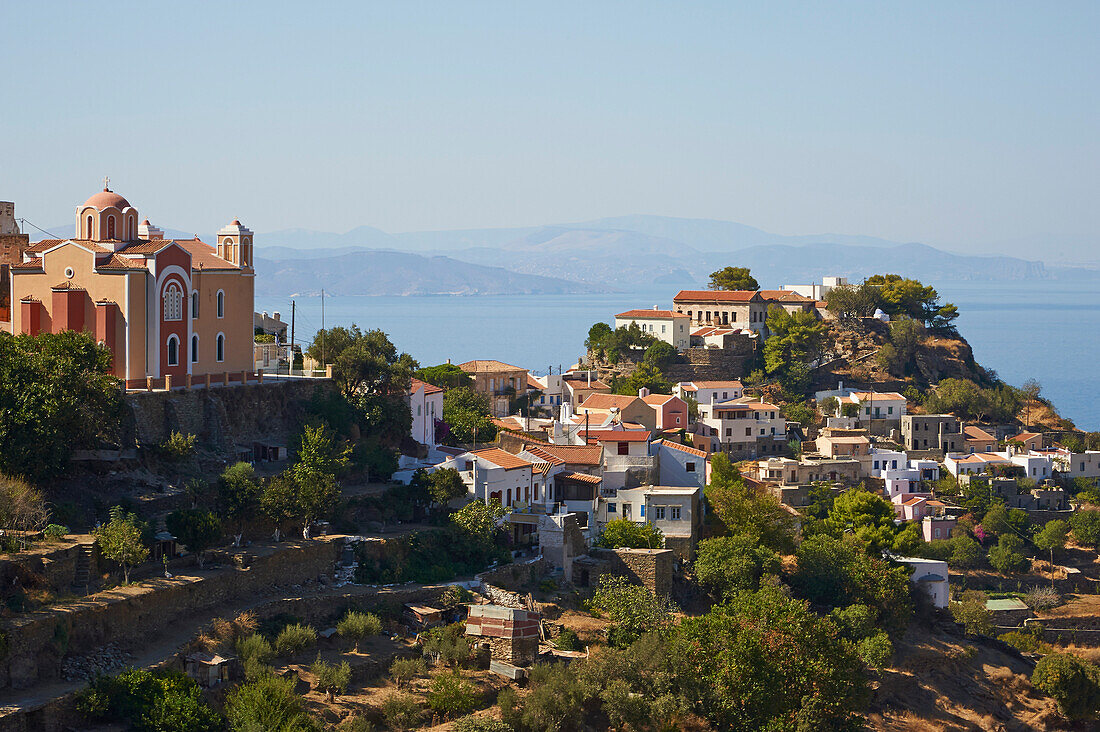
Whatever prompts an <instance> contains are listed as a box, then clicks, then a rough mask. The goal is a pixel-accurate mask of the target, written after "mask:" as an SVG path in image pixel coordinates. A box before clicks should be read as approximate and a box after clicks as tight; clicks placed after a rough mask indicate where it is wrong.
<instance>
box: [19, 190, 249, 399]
mask: <svg viewBox="0 0 1100 732" xmlns="http://www.w3.org/2000/svg"><path fill="white" fill-rule="evenodd" d="M139 222H140V223H139ZM252 248H253V234H252V232H251V231H250V230H249V229H247V228H245V227H244V226H242V225H241V223H240V222H239V221H236V220H234V221H233V222H232V223H230V224H229V225H228V226H225V227H223V228H222V229H221V230H220V231H219V232H218V234H217V243H216V246H211V245H209V244H206V243H205V242H203V241H200V240H199V239H197V238H194V239H180V240H171V239H165V238H164V233H163V232H162V231H161V230H160V229H158V228H156V227H155V226H153V225H152V224H150V223H149V221H148V219H141V218H140V216H139V214H138V211H137V209H136V208H134V207H133V206H131V205H130V202H129V201H127V200H126V199H125V198H123V197H122V196H120V195H119V194H118V193H115V192H113V191H111V190H108V189H107V188H106V187H104V189H103V190H102V191H100V192H99V193H96V194H95V195H93V196H92V197H91V198H89V199H88V200H87V201H85V202H84V203H83V204H81V205H80V206H78V207H77V209H76V235H75V236H74V237H72V238H70V239H44V240H42V241H40V242H38V243H36V244H34V245H31V246H28V247H26V248H25V249H23V251H22V259H21V261H20V262H18V263H14V264H11V265H10V268H9V269H10V281H11V285H10V292H11V294H12V297H11V300H12V307H11V309H10V311H8V312H7V313H4V314H6V315H8V317H9V318H10V322H9V324H8V325H6V326H5V327H4V329H5V330H9V331H10V332H13V333H16V334H19V333H30V334H36V333H42V332H50V333H60V332H62V331H65V330H74V331H85V332H88V333H91V334H92V335H93V336H94V337H95V339H96V340H97V341H99V342H101V343H103V344H104V345H105V346H106V348H107V349H108V350H109V351H110V352H111V354H112V356H113V357H114V358H113V363H112V368H111V370H112V373H113V374H114V375H116V376H118V377H121V378H123V379H126V381H127V385H128V386H131V387H138V386H143V385H145V383H146V380H147V378H149V377H152V378H153V379H156V380H160V379H167V380H168V382H170V383H171V385H173V386H176V385H180V386H182V385H184V384H185V383H186V381H187V380H188V379H189V378H193V377H197V376H202V375H218V376H219V377H221V378H222V379H224V380H228V379H229V378H231V377H230V376H227V374H232V375H234V376H232V378H235V380H238V381H239V380H241V379H246V378H248V376H247V375H248V374H250V373H251V372H252V370H253V368H254V365H255V361H254V356H255V353H254V349H253V286H254V281H255V273H254V271H253V269H252V264H253V263H252Z"/></svg>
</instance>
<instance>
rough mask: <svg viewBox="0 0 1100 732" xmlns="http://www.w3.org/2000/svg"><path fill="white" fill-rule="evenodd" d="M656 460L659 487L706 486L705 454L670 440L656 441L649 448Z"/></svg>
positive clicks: (707, 464)
mask: <svg viewBox="0 0 1100 732" xmlns="http://www.w3.org/2000/svg"><path fill="white" fill-rule="evenodd" d="M649 450H650V453H651V454H652V455H654V456H655V457H656V458H657V469H658V470H659V471H660V472H659V474H658V477H657V480H658V482H660V484H661V485H667V486H676V487H681V488H687V487H692V488H700V489H701V488H703V486H705V485H706V484H707V479H708V475H707V470H708V467H709V462H708V458H707V453H706V452H704V451H703V450H697V449H696V448H694V447H688V446H687V445H681V444H680V443H678V442H673V441H672V440H656V441H654V442H653V443H651V444H650V446H649Z"/></svg>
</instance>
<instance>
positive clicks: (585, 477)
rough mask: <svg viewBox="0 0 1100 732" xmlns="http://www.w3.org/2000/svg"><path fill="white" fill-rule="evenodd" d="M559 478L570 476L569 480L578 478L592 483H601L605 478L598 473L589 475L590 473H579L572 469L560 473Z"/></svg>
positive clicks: (582, 481)
mask: <svg viewBox="0 0 1100 732" xmlns="http://www.w3.org/2000/svg"><path fill="white" fill-rule="evenodd" d="M558 477H559V478H568V479H569V480H576V481H579V482H581V483H591V484H592V485H599V484H600V483H602V482H603V478H601V477H600V476H598V475H589V474H588V473H578V472H576V471H572V470H566V471H563V472H561V473H558Z"/></svg>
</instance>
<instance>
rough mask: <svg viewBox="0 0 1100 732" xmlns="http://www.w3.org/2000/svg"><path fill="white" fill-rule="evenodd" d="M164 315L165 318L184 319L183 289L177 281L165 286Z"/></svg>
mask: <svg viewBox="0 0 1100 732" xmlns="http://www.w3.org/2000/svg"><path fill="white" fill-rule="evenodd" d="M163 317H164V319H165V320H182V319H183V290H182V289H180V286H179V285H177V284H176V283H175V282H170V283H168V286H167V287H165V288H164V310H163Z"/></svg>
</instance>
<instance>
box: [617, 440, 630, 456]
mask: <svg viewBox="0 0 1100 732" xmlns="http://www.w3.org/2000/svg"><path fill="white" fill-rule="evenodd" d="M618 454H619V455H629V454H630V443H629V442H620V443H619V452H618Z"/></svg>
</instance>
